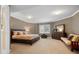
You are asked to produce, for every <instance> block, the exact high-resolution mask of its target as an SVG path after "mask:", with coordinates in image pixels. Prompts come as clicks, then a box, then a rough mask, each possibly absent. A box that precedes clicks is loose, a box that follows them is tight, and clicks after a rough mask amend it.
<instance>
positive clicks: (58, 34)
mask: <svg viewBox="0 0 79 59" xmlns="http://www.w3.org/2000/svg"><path fill="white" fill-rule="evenodd" d="M65 36H66V33H63V32H53V33H52V39H58V40H60V39H61V37H65Z"/></svg>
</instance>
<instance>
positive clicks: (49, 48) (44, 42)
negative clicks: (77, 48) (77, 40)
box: [11, 38, 75, 54]
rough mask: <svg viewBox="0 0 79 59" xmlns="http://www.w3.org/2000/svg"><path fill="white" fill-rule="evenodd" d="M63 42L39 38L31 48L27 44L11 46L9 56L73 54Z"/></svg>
mask: <svg viewBox="0 0 79 59" xmlns="http://www.w3.org/2000/svg"><path fill="white" fill-rule="evenodd" d="M74 53H75V52H71V51H70V49H68V48H67V46H65V44H64V43H63V42H61V41H60V40H56V39H51V38H46V39H43V38H41V39H40V40H39V41H37V42H35V43H34V44H33V45H32V46H31V45H28V44H21V43H13V44H11V54H74Z"/></svg>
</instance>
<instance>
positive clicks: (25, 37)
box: [11, 31, 40, 45]
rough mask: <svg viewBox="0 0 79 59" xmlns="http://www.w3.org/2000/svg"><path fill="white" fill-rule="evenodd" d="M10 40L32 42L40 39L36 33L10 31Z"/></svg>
mask: <svg viewBox="0 0 79 59" xmlns="http://www.w3.org/2000/svg"><path fill="white" fill-rule="evenodd" d="M11 32H12V34H11V42H12V43H26V44H31V45H32V44H33V43H34V42H36V41H38V40H39V39H40V36H39V35H38V34H25V33H24V31H11Z"/></svg>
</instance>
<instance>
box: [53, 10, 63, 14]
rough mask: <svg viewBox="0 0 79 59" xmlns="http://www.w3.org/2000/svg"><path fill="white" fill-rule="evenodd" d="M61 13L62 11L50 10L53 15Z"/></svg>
mask: <svg viewBox="0 0 79 59" xmlns="http://www.w3.org/2000/svg"><path fill="white" fill-rule="evenodd" d="M61 13H62V11H54V12H52V14H54V15H59V14H61Z"/></svg>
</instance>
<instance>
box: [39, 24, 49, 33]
mask: <svg viewBox="0 0 79 59" xmlns="http://www.w3.org/2000/svg"><path fill="white" fill-rule="evenodd" d="M39 33H50V24H43V25H39Z"/></svg>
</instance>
